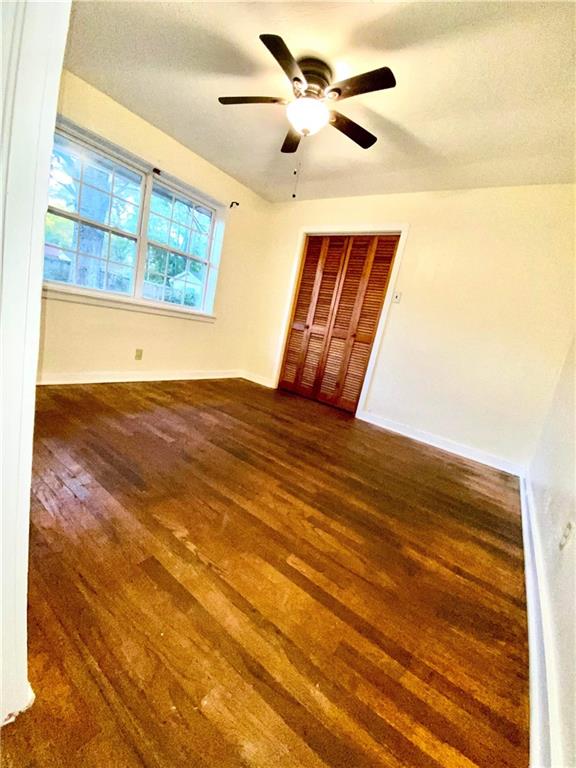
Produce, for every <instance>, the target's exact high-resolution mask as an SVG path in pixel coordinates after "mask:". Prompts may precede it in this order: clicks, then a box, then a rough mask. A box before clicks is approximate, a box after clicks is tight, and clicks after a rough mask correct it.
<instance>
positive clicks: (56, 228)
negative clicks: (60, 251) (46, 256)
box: [46, 213, 78, 251]
mask: <svg viewBox="0 0 576 768" xmlns="http://www.w3.org/2000/svg"><path fill="white" fill-rule="evenodd" d="M77 234H78V225H77V224H76V222H75V221H71V220H70V219H66V218H64V216H57V215H56V214H55V213H47V214H46V242H47V243H51V244H52V245H60V246H62V247H63V248H71V249H72V250H74V251H75V250H76V237H77Z"/></svg>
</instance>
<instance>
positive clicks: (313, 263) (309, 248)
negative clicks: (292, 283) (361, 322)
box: [279, 237, 325, 390]
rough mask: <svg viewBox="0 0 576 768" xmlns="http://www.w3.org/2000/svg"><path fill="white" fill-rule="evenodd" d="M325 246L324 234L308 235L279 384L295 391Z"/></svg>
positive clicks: (306, 342) (304, 352)
mask: <svg viewBox="0 0 576 768" xmlns="http://www.w3.org/2000/svg"><path fill="white" fill-rule="evenodd" d="M324 247H325V246H324V238H323V237H308V238H307V239H306V245H305V251H304V258H303V262H302V267H301V271H300V278H299V282H298V288H297V291H296V299H295V302H294V309H293V311H292V321H291V324H290V331H289V333H288V338H287V340H286V348H285V350H284V361H283V363H282V372H281V374H280V383H279V386H281V387H283V388H284V389H292V390H294V389H297V387H298V380H299V378H300V373H301V368H302V363H303V359H304V357H305V355H306V350H307V347H308V328H307V325H308V315H309V313H310V308H311V306H312V305H313V304H314V300H315V296H314V294H315V293H316V292H317V290H318V286H319V281H320V278H321V276H322V272H321V267H322V264H321V259H322V251H323V248H324Z"/></svg>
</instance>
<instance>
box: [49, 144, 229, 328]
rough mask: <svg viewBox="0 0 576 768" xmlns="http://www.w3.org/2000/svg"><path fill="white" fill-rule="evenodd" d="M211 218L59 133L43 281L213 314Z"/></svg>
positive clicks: (153, 179) (202, 207)
mask: <svg viewBox="0 0 576 768" xmlns="http://www.w3.org/2000/svg"><path fill="white" fill-rule="evenodd" d="M215 223H216V211H215V210H214V209H212V208H210V207H209V206H207V205H206V204H204V203H201V202H199V201H197V200H194V199H192V198H191V197H190V196H189V195H188V194H185V193H183V192H181V191H179V189H178V188H177V187H176V185H174V186H173V185H171V184H170V183H169V182H164V179H162V180H159V179H158V177H157V176H156V175H154V174H153V173H152V171H151V169H150V170H147V171H146V170H144V169H138V168H137V167H132V165H130V164H128V163H124V162H122V161H120V160H118V159H117V158H115V157H112V156H110V155H109V154H108V153H107V152H104V151H96V150H94V149H92V148H89V147H87V146H85V145H84V144H83V143H81V142H79V141H76V140H71V139H70V138H68V137H67V136H65V135H63V134H61V133H57V134H56V136H55V140H54V148H53V151H52V162H51V168H50V181H49V200H48V212H47V215H46V235H45V252H44V280H45V281H47V282H49V283H60V284H65V285H68V286H71V287H72V286H73V287H75V288H80V289H82V291H83V292H84V291H89V292H98V293H101V294H105V293H107V294H113V295H117V296H123V297H125V299H126V298H128V299H129V298H132V299H133V300H134V301H137V302H138V303H142V302H144V303H148V304H150V305H156V306H159V305H163V306H166V305H169V306H171V307H172V308H173V309H180V310H182V311H192V312H203V313H209V312H211V310H212V304H213V296H214V286H215V278H216V269H217V254H216V253H215V250H216V249H215V248H214V230H215Z"/></svg>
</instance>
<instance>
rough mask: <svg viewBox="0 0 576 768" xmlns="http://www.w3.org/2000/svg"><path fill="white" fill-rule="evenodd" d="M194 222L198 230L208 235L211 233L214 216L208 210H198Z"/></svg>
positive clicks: (195, 212)
mask: <svg viewBox="0 0 576 768" xmlns="http://www.w3.org/2000/svg"><path fill="white" fill-rule="evenodd" d="M194 222H195V224H196V228H197V229H199V230H200V232H203V233H204V234H205V235H207V234H208V233H209V232H210V226H211V224H212V214H211V212H210V211H208V210H207V209H206V208H196V210H195V211H194Z"/></svg>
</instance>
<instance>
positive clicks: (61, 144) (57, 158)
mask: <svg viewBox="0 0 576 768" xmlns="http://www.w3.org/2000/svg"><path fill="white" fill-rule="evenodd" d="M81 166H82V162H81V160H80V153H79V152H78V151H77V150H75V148H74V147H73V145H72V144H70V142H69V141H66V139H65V138H63V137H62V136H59V135H58V134H56V136H55V137H54V148H53V149H52V160H51V163H50V175H51V176H53V177H54V178H55V179H56V180H57V181H61V180H62V179H61V178H58V177H59V176H62V175H64V176H66V178H67V179H79V178H80V168H81Z"/></svg>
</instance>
